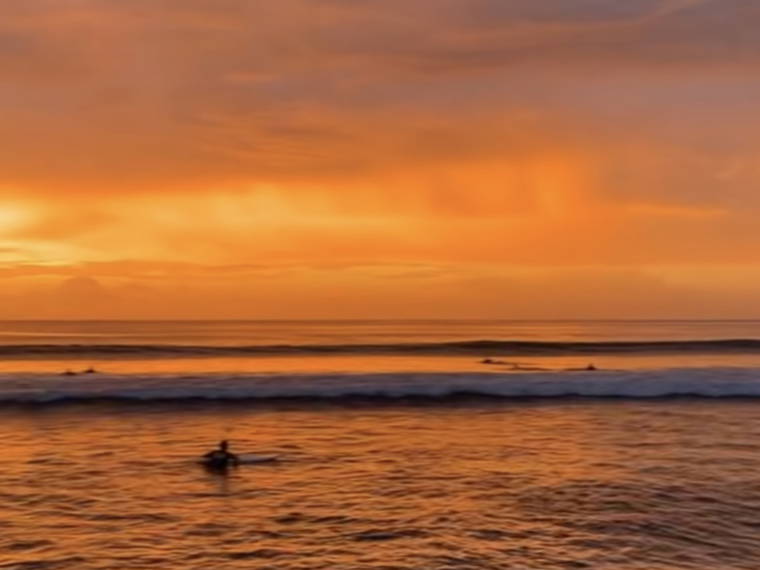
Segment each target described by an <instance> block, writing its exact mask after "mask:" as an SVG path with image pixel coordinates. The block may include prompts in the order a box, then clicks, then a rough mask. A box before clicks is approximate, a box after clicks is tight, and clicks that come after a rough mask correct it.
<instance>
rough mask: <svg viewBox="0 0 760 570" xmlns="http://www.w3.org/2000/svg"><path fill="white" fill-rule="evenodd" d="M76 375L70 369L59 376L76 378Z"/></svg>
mask: <svg viewBox="0 0 760 570" xmlns="http://www.w3.org/2000/svg"><path fill="white" fill-rule="evenodd" d="M76 375H77V373H76V372H74V371H73V370H70V369H67V370H65V371H63V372H61V376H76Z"/></svg>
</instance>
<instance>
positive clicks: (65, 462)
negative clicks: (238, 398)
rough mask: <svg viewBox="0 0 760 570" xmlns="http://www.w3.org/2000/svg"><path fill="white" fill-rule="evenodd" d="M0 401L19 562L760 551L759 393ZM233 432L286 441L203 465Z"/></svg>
mask: <svg viewBox="0 0 760 570" xmlns="http://www.w3.org/2000/svg"><path fill="white" fill-rule="evenodd" d="M0 414H1V415H2V422H1V423H0V438H2V441H3V446H4V450H3V454H2V458H1V459H0V497H2V499H3V504H4V505H5V508H4V512H3V516H2V517H0V530H2V533H0V564H5V565H6V567H10V568H72V569H74V568H76V569H88V568H120V569H121V568H124V569H130V568H156V567H158V568H198V569H200V568H203V569H207V568H214V569H238V568H278V569H279V568H283V569H296V568H298V569H313V568H331V569H335V568H339V569H349V568H351V569H364V568H366V569H370V568H372V569H379V568H398V569H406V568H408V569H419V568H425V569H427V568H432V569H435V568H441V569H444V568H445V569H465V568H466V569H469V568H473V569H474V568H479V569H484V568H486V569H490V568H494V569H496V568H541V569H545V568H549V569H551V568H584V567H588V568H616V569H624V570H625V569H645V568H659V569H685V568H695V569H696V568H699V569H704V568H721V569H739V568H746V569H750V568H752V569H755V568H757V567H759V566H760V554H758V546H760V542H758V532H757V531H758V529H759V528H760V479H758V477H757V473H758V472H760V445H758V443H757V442H758V441H760V421H758V420H760V408H758V406H757V405H756V404H755V403H752V402H741V401H734V402H697V401H686V400H684V401H677V402H674V401H669V402H660V403H657V402H607V403H600V402H583V401H576V402H572V401H566V402H562V403H557V402H554V403H551V404H519V405H517V404H506V403H500V404H495V403H492V404H484V403H482V402H474V401H472V402H460V403H459V404H457V405H429V406H403V405H386V406H357V407H354V408H349V407H341V406H336V405H322V406H295V405H291V406H289V407H286V408H272V407H263V406H260V407H255V406H252V405H251V404H240V405H233V404H224V405H223V404H219V405H215V404H209V403H206V404H198V405H191V404H187V403H185V404H182V405H181V406H179V405H174V404H150V405H147V404H146V405H105V404H98V405H78V406H73V405H71V406H53V407H35V408H5V409H4V410H2V411H0ZM223 438H229V439H230V440H231V441H232V444H233V451H237V452H243V453H245V452H257V453H277V454H279V455H280V456H281V457H282V458H283V460H282V461H281V462H280V463H276V464H271V465H259V466H241V467H240V468H238V469H233V470H230V471H229V472H228V473H227V474H226V475H221V474H219V473H209V472H208V471H206V470H205V469H203V468H202V467H201V466H199V465H197V463H196V459H197V457H198V456H200V455H201V454H202V453H204V452H205V451H207V450H208V449H209V448H210V447H212V446H214V445H215V444H216V442H217V441H218V440H220V439H223Z"/></svg>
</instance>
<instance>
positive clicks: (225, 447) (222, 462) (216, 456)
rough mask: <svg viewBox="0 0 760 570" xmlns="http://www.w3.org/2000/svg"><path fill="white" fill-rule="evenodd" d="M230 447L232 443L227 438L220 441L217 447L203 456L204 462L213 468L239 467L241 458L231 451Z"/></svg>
mask: <svg viewBox="0 0 760 570" xmlns="http://www.w3.org/2000/svg"><path fill="white" fill-rule="evenodd" d="M229 447H230V444H229V442H228V441H227V440H226V439H225V440H223V441H220V442H219V447H218V448H217V449H213V450H211V451H209V452H208V453H207V454H206V455H204V456H203V464H204V465H205V466H206V467H209V468H211V469H226V468H227V467H237V466H238V465H239V464H240V459H239V458H238V456H237V455H235V454H234V453H232V452H231V451H229Z"/></svg>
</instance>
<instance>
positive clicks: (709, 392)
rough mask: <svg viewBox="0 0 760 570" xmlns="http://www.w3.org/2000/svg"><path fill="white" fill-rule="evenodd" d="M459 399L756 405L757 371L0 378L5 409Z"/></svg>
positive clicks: (759, 386)
mask: <svg viewBox="0 0 760 570" xmlns="http://www.w3.org/2000/svg"><path fill="white" fill-rule="evenodd" d="M459 394H473V395H483V396H494V397H504V398H531V397H544V398H552V397H571V396H587V397H620V398H657V397H665V396H687V395H688V396H701V397H710V398H712V397H760V369H758V368H726V367H723V368H717V367H711V368H670V369H652V370H627V371H596V372H525V373H514V372H510V373H504V374H495V373H376V374H355V373H345V374H239V375H234V374H233V375H231V374H204V375H197V376H188V375H132V374H130V375H105V374H98V375H87V376H84V375H82V376H73V377H64V376H50V375H40V374H3V375H0V401H5V402H52V401H60V400H89V399H123V400H143V401H151V400H181V399H191V398H199V399H210V400H240V399H273V398H328V399H330V398H348V397H365V398H372V397H379V398H380V397H382V398H399V397H430V398H444V397H450V396H455V395H459Z"/></svg>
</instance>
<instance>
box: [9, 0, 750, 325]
mask: <svg viewBox="0 0 760 570" xmlns="http://www.w3.org/2000/svg"><path fill="white" fill-rule="evenodd" d="M758 29H760V2H753V1H748V0H626V1H620V0H129V1H124V0H23V1H19V0H0V78H1V79H2V81H1V82H0V134H1V135H2V152H0V274H1V275H2V279H0V318H381V317H382V318H385V317H389V318H390V317H416V318H429V317H435V318H437V317H447V318H448V317H473V318H483V317H501V318H615V317H621V318H657V317H679V318H718V317H730V318H748V317H760V217H759V215H760V184H759V183H760V112H758V110H759V107H760V33H758Z"/></svg>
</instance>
